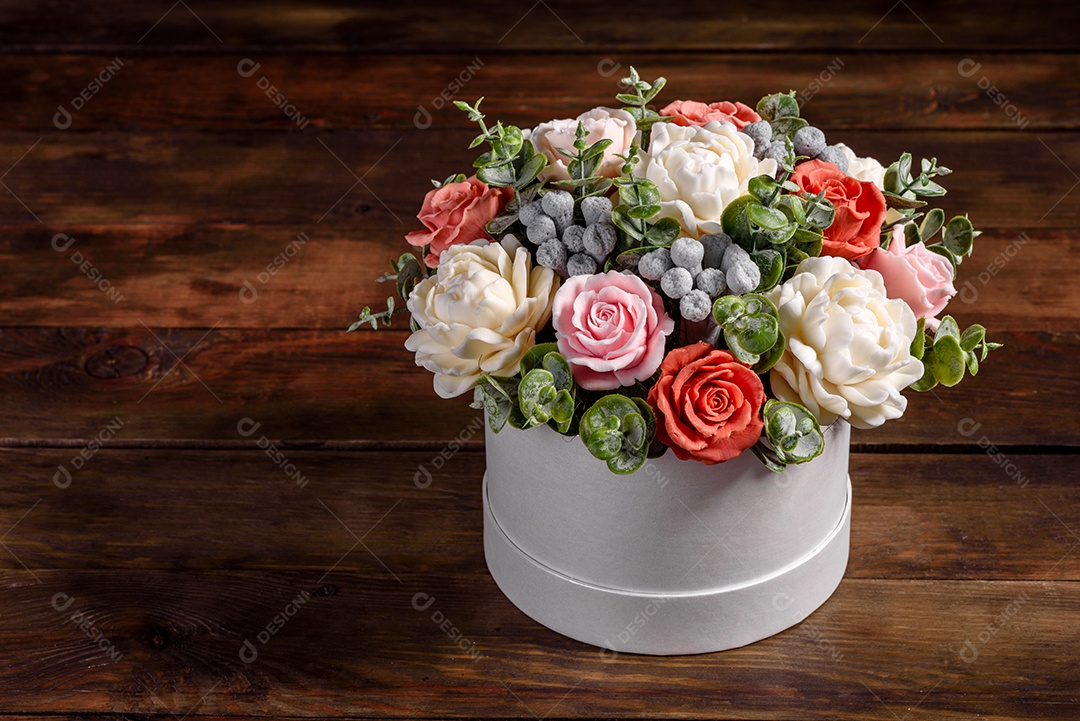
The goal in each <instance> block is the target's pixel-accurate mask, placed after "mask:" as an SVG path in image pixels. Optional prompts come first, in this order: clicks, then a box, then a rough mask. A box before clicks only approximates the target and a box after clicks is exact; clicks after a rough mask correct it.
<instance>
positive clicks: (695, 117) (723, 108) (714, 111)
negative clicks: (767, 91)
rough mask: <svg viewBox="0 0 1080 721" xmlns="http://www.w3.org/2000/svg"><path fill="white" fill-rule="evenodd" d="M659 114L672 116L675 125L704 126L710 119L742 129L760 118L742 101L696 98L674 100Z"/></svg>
mask: <svg viewBox="0 0 1080 721" xmlns="http://www.w3.org/2000/svg"><path fill="white" fill-rule="evenodd" d="M660 114H661V115H666V116H668V117H670V118H673V120H672V122H673V123H675V124H676V125H682V126H684V127H689V126H691V125H699V126H705V125H706V124H708V123H709V122H710V121H712V120H719V121H720V122H725V121H726V122H729V123H731V124H732V125H734V126H735V127H736V128H737V129H739V130H742V129H743V128H745V127H746V126H747V125H749V124H750V123H756V122H757V121H759V120H761V116H760V115H758V114H757V113H756V112H754V109H753V108H751V107H750V106H749V105H743V104H742V103H729V102H728V101H726V100H722V101H721V102H719V103H709V104H708V105H706V104H705V103H699V102H698V101H696V100H676V101H675V102H673V103H669V104H668V105H667V107H665V108H664V109H663V110H661V111H660Z"/></svg>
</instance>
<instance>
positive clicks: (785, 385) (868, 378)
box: [766, 256, 923, 428]
mask: <svg viewBox="0 0 1080 721" xmlns="http://www.w3.org/2000/svg"><path fill="white" fill-rule="evenodd" d="M766 295H767V297H768V298H769V300H771V301H772V302H773V303H774V304H775V305H776V307H777V308H778V309H779V311H780V329H781V330H782V331H783V332H784V335H785V336H786V337H787V349H786V350H785V351H784V355H783V356H782V357H781V359H780V362H779V363H777V364H776V366H774V367H773V369H772V371H770V373H769V380H770V382H771V383H772V390H773V394H774V395H775V396H776V397H777V398H779V399H780V400H784V401H792V402H795V403H801V404H803V405H804V406H806V407H807V408H808V409H809V410H810V411H811V412H812V413H813V414H814V415H816V416H817V417H818V419H819V420H820V421H821V422H822V423H831V422H833V421H835V420H836V419H837V418H843V419H844V420H847V421H848V422H849V423H851V425H852V426H854V427H855V428H874V427H876V426H880V425H881V424H882V423H884V422H885V421H887V420H890V419H893V418H899V417H900V416H901V415H903V413H904V410H905V409H906V408H907V399H906V398H905V397H904V396H902V395H901V391H903V390H904V389H905V388H907V387H908V386H909V385H911V384H912V383H914V382H915V381H917V380H918V379H919V378H921V377H922V373H923V365H922V361H920V360H918V359H917V358H915V357H914V356H912V355H911V341H912V339H913V338H914V337H915V332H916V321H915V314H914V313H912V312H911V308H909V307H908V305H907V303H905V302H904V301H902V300H899V299H894V300H890V299H889V298H888V297H886V293H885V284H884V283H883V282H882V279H881V275H880V274H879V273H877V272H875V271H871V270H861V269H859V268H856V267H854V266H853V265H851V263H849V262H848V261H846V260H844V259H843V258H833V257H825V256H822V257H820V258H808V259H806V260H804V261H803V262H802V263H801V264H800V265H799V267H798V269H797V272H796V273H795V275H794V276H793V277H792V278H791V279H790V280H788V281H787V282H786V283H784V284H783V285H781V286H778V287H777V288H775V289H773V290H772V291H770V292H769V293H767V294H766Z"/></svg>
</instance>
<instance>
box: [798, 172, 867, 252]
mask: <svg viewBox="0 0 1080 721" xmlns="http://www.w3.org/2000/svg"><path fill="white" fill-rule="evenodd" d="M791 182H793V183H795V184H796V185H798V186H799V187H800V188H801V189H802V190H803V191H805V192H807V193H811V194H813V195H817V194H818V193H820V192H821V191H822V190H824V191H825V198H826V200H829V201H830V202H831V203H832V204H833V205H834V206H836V217H835V218H834V219H833V222H832V225H830V226H829V227H828V228H826V229H825V238H824V239H823V241H822V250H821V254H822V255H833V256H836V257H838V258H846V259H847V260H855V259H857V258H861V257H863V256H864V255H866V254H867V253H869V252H870V251H872V250H873V249H874V248H877V247H878V246H880V245H881V224H882V223H883V222H884V221H885V211H886V208H885V196H884V195H882V194H881V191H880V190H878V187H877V186H876V185H874V183H873V182H871V181H865V180H856V179H855V178H853V177H851V176H850V175H845V174H844V173H843V172H841V171H840V169H839V168H837V167H836V166H835V165H833V164H832V163H826V162H825V161H823V160H808V161H806V162H805V163H802V164H801V165H799V166H798V167H796V168H795V172H794V173H792V174H791Z"/></svg>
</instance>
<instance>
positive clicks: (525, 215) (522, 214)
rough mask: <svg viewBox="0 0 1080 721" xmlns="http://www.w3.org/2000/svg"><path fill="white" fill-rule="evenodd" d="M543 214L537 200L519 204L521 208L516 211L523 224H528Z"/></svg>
mask: <svg viewBox="0 0 1080 721" xmlns="http://www.w3.org/2000/svg"><path fill="white" fill-rule="evenodd" d="M543 214H544V210H543V207H542V206H541V205H540V203H539V202H538V201H533V202H532V203H526V204H525V205H523V206H521V209H520V210H519V211H518V218H519V219H520V220H521V222H522V223H523V224H524V225H526V226H529V225H532V224H533V222H534V221H535V220H536V219H537V218H538V217H540V216H541V215H543Z"/></svg>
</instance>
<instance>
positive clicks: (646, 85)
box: [615, 65, 671, 147]
mask: <svg viewBox="0 0 1080 721" xmlns="http://www.w3.org/2000/svg"><path fill="white" fill-rule="evenodd" d="M619 85H622V86H623V87H625V88H626V89H627V91H628V92H624V93H618V94H616V95H615V99H616V100H618V101H619V102H620V103H622V104H623V105H625V106H626V112H628V113H630V115H631V116H633V118H634V122H635V123H636V124H637V128H638V130H640V131H641V135H642V138H643V142H644V144H645V146H646V147H648V144H649V133H650V131H651V130H652V126H653V125H655V124H656V123H667V122H671V118H668V117H664V116H663V115H660V113H658V112H656V111H655V110H652V109H651V108H649V107H648V105H649V103H651V102H652V101H653V100H654V99H655V98H656V96H657V95H659V94H660V91H661V90H663V89H664V86H665V85H667V79H666V78H657V79H656V80H654V81H652V82H651V83H650V82H647V81H645V80H642V79H641V76H640V75H638V71H637V70H635V69H634V66H632V65H631V66H630V76H629V77H626V78H623V79H622V80H620V81H619Z"/></svg>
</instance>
